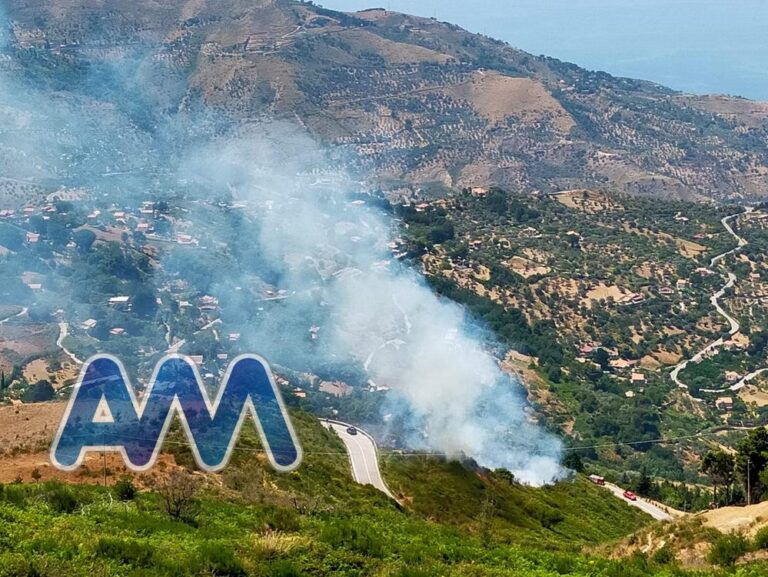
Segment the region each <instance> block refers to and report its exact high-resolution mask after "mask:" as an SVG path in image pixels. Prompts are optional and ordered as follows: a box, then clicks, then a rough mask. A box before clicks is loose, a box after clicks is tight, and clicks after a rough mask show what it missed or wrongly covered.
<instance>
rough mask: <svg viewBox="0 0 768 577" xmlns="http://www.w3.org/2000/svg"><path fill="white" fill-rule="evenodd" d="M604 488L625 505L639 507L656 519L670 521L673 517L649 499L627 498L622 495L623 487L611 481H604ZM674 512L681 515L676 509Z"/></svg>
mask: <svg viewBox="0 0 768 577" xmlns="http://www.w3.org/2000/svg"><path fill="white" fill-rule="evenodd" d="M605 488H606V489H608V490H609V491H610V492H611V493H613V494H614V495H615V496H616V497H618V498H619V499H621V500H622V501H624V502H625V503H626V504H627V505H630V506H632V507H636V508H638V509H640V510H641V511H643V512H644V513H647V514H648V515H650V516H651V517H653V518H654V519H656V520H657V521H672V520H673V519H674V518H675V516H673V515H672V514H670V513H669V512H668V511H667V510H665V509H662V508H661V507H660V506H659V505H656V504H654V503H651V502H650V501H647V500H646V499H643V498H642V497H638V498H637V501H630V500H629V499H627V498H625V497H624V489H622V488H621V487H617V486H616V485H613V484H612V483H606V484H605ZM676 513H677V516H680V515H683V513H682V512H679V511H676Z"/></svg>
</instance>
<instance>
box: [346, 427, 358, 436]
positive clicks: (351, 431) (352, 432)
mask: <svg viewBox="0 0 768 577" xmlns="http://www.w3.org/2000/svg"><path fill="white" fill-rule="evenodd" d="M347 434H349V435H357V428H356V427H347Z"/></svg>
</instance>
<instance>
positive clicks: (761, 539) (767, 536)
mask: <svg viewBox="0 0 768 577" xmlns="http://www.w3.org/2000/svg"><path fill="white" fill-rule="evenodd" d="M753 545H754V547H755V549H768V527H763V528H762V529H760V530H759V531H758V532H757V533H756V534H755V539H754V541H753Z"/></svg>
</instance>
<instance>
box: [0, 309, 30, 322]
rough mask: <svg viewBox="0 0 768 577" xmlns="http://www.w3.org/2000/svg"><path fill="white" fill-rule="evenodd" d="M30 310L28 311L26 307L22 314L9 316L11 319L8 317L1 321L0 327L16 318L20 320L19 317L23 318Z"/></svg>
mask: <svg viewBox="0 0 768 577" xmlns="http://www.w3.org/2000/svg"><path fill="white" fill-rule="evenodd" d="M28 310H29V309H27V307H24V308H22V309H21V312H18V313H16V314H15V315H11V316H9V317H6V318H4V319H3V320H1V321H0V325H4V324H5V323H7V322H8V321H9V320H11V319H16V318H19V317H21V316H24V315H25V314H27V311H28Z"/></svg>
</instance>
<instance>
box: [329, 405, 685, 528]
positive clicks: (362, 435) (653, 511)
mask: <svg viewBox="0 0 768 577" xmlns="http://www.w3.org/2000/svg"><path fill="white" fill-rule="evenodd" d="M321 422H322V424H323V426H324V427H326V428H327V429H330V430H332V431H334V432H335V433H336V434H337V435H338V436H339V437H340V438H341V440H342V441H343V442H344V446H345V447H346V449H347V453H348V455H349V462H350V465H351V467H352V477H353V478H354V479H355V482H356V483H360V484H361V485H373V486H374V487H376V488H377V489H378V490H379V491H381V492H382V493H384V494H385V495H387V496H388V497H389V498H390V499H393V500H395V501H397V499H396V498H395V497H394V495H392V492H391V491H390V490H389V487H387V484H386V483H385V482H384V479H383V477H382V476H381V471H380V470H379V455H378V451H377V449H376V442H375V441H374V440H373V437H371V436H370V435H369V434H368V433H366V432H365V431H362V430H360V429H357V434H356V435H350V434H349V433H348V432H347V429H348V428H349V427H350V426H351V425H349V424H347V423H342V422H339V421H326V420H322V421H321ZM605 488H606V489H607V490H608V491H610V492H611V494H613V495H614V496H615V497H616V498H618V499H621V500H622V501H624V502H625V503H626V504H627V505H630V506H631V507H636V508H638V509H640V510H641V511H643V512H644V513H646V514H648V515H650V516H651V517H653V518H654V519H656V520H657V521H671V520H673V519H675V518H676V517H680V516H682V515H685V513H683V512H681V511H676V510H674V509H669V508H668V507H664V506H663V505H659V504H657V503H653V502H651V501H648V500H647V499H643V498H641V497H638V498H637V501H630V500H629V499H626V498H624V489H622V488H621V487H618V486H616V485H613V484H611V483H606V484H605Z"/></svg>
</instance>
